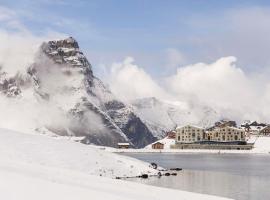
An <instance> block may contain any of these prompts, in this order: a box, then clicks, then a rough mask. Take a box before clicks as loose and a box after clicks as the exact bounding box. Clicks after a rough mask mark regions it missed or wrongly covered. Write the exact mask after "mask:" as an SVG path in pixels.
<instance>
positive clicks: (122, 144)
mask: <svg viewBox="0 0 270 200" xmlns="http://www.w3.org/2000/svg"><path fill="white" fill-rule="evenodd" d="M117 146H118V149H128V148H129V147H130V144H129V143H127V142H126V143H125V142H123V143H122V142H119V143H117Z"/></svg>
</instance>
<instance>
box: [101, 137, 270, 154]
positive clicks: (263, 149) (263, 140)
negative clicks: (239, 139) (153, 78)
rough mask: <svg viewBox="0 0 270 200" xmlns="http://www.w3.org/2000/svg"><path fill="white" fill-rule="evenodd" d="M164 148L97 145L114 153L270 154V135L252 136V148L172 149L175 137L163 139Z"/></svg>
mask: <svg viewBox="0 0 270 200" xmlns="http://www.w3.org/2000/svg"><path fill="white" fill-rule="evenodd" d="M160 142H161V143H164V149H151V145H148V146H147V147H146V148H144V149H116V148H111V147H97V148H100V149H103V150H105V151H108V152H113V153H175V154H181V153H182V154H184V153H190V154H252V155H256V154H257V155H262V154H264V155H270V137H258V138H256V137H252V138H250V139H249V142H250V143H254V148H253V149H252V150H217V149H170V145H172V144H174V140H173V139H166V138H165V139H162V140H160Z"/></svg>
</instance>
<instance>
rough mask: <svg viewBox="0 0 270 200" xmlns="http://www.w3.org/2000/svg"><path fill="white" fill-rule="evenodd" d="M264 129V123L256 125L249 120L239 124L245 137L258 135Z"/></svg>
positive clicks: (256, 123)
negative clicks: (245, 134)
mask: <svg viewBox="0 0 270 200" xmlns="http://www.w3.org/2000/svg"><path fill="white" fill-rule="evenodd" d="M264 127H266V124H264V123H258V122H256V121H253V122H251V121H249V120H247V121H245V122H244V123H242V124H241V128H242V129H243V130H245V132H246V133H247V136H249V135H259V134H260V133H261V130H262V129H263V128H264Z"/></svg>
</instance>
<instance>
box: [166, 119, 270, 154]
mask: <svg viewBox="0 0 270 200" xmlns="http://www.w3.org/2000/svg"><path fill="white" fill-rule="evenodd" d="M226 124H227V126H223V125H222V124H216V126H213V127H211V129H207V130H204V129H203V128H200V127H197V126H191V125H187V126H182V127H178V128H176V138H175V145H171V148H173V149H235V150H250V149H252V148H253V144H248V143H247V142H246V134H245V130H243V129H240V128H236V127H234V126H229V125H234V122H233V121H231V122H229V123H226ZM268 131H270V127H269V130H268V129H267V132H268Z"/></svg>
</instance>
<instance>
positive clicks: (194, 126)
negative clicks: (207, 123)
mask: <svg viewBox="0 0 270 200" xmlns="http://www.w3.org/2000/svg"><path fill="white" fill-rule="evenodd" d="M187 126H189V127H193V128H198V129H203V128H202V127H200V126H196V125H191V124H187V125H183V126H177V127H176V129H181V128H184V127H187Z"/></svg>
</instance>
